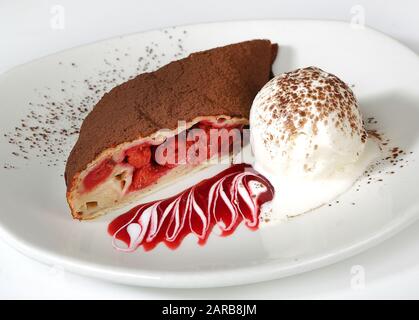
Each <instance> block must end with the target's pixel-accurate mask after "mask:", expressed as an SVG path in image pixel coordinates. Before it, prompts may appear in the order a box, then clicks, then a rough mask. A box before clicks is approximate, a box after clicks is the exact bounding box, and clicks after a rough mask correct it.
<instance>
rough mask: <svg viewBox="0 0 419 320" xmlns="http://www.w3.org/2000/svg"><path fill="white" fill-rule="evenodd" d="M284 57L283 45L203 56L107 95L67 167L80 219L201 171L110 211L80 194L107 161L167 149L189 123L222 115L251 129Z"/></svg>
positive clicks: (255, 44) (241, 46) (251, 44)
mask: <svg viewBox="0 0 419 320" xmlns="http://www.w3.org/2000/svg"><path fill="white" fill-rule="evenodd" d="M276 53H277V45H275V44H271V42H270V41H268V40H252V41H246V42H241V43H237V44H232V45H228V46H225V47H220V48H215V49H210V50H207V51H202V52H197V53H193V54H191V55H190V56H189V57H187V58H185V59H181V60H178V61H174V62H171V63H169V64H168V65H166V66H164V67H162V68H160V69H159V70H157V71H155V72H151V73H145V74H141V75H139V76H137V77H136V78H134V79H132V80H130V81H128V82H125V83H123V84H121V85H120V86H117V87H115V88H114V89H112V90H111V91H110V92H109V93H107V94H105V95H104V96H103V97H102V99H101V100H100V101H99V102H98V103H97V105H96V106H95V107H94V108H93V110H92V111H91V112H90V114H89V115H88V116H87V117H86V119H85V120H84V122H83V124H82V126H81V129H80V135H79V138H78V140H77V142H76V144H75V146H74V147H73V150H72V151H71V153H70V156H69V158H68V161H67V165H66V170H65V180H66V184H67V201H68V203H69V205H70V208H71V211H72V214H73V217H74V218H77V219H91V218H94V217H96V216H98V215H100V214H103V213H104V212H106V211H107V210H108V209H111V208H114V207H115V206H117V205H121V204H123V203H126V202H128V201H129V200H130V199H131V200H132V199H136V198H138V197H139V196H142V195H144V194H145V193H149V192H151V191H153V190H154V191H155V190H156V189H157V188H158V187H159V186H160V181H162V182H163V179H165V180H170V179H173V178H176V177H177V176H179V175H180V174H182V175H183V174H186V173H187V172H189V171H192V170H196V168H195V167H191V166H188V165H181V166H179V168H175V169H172V170H171V171H170V172H169V173H168V174H166V175H165V176H163V177H162V178H161V179H159V181H157V183H156V184H154V185H152V186H150V187H149V188H145V189H146V190H139V191H136V192H131V193H130V194H129V196H121V197H118V199H116V201H115V199H114V200H113V201H114V202H113V203H107V204H106V205H105V206H104V207H103V208H93V210H85V211H84V212H81V211H80V201H81V200H83V201H84V203H86V202H88V201H87V200H88V199H87V200H86V199H83V196H81V195H80V193H79V192H78V189H79V185H80V184H81V182H82V180H83V178H84V177H85V176H86V174H87V173H88V172H89V170H91V168H93V167H94V166H95V165H97V164H98V163H100V162H101V161H103V159H106V158H108V157H115V156H117V155H118V154H120V153H121V152H122V151H123V150H126V149H127V148H129V147H131V146H134V145H138V144H141V143H144V142H149V143H151V144H159V143H162V142H163V141H164V140H165V139H166V138H167V137H169V136H173V135H176V134H177V133H178V132H177V126H178V121H180V120H181V121H185V123H186V125H185V128H186V129H188V128H190V127H192V126H193V125H195V124H196V123H198V122H200V121H203V120H206V121H215V120H217V119H218V118H220V117H222V118H224V119H227V121H229V122H231V123H232V124H247V123H248V117H249V111H250V106H251V103H252V101H253V98H254V97H255V95H256V94H257V92H258V91H259V90H260V89H261V88H262V86H263V85H264V84H265V83H266V82H267V81H268V80H269V79H270V77H271V65H272V62H273V61H274V59H275V57H276ZM163 129H164V130H163ZM200 166H202V164H201V165H200ZM113 174H114V173H113ZM162 184H163V183H162ZM83 201H82V202H83ZM86 213H88V214H86Z"/></svg>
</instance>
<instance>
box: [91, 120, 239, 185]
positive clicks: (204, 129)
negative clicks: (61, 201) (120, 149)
mask: <svg viewBox="0 0 419 320" xmlns="http://www.w3.org/2000/svg"><path fill="white" fill-rule="evenodd" d="M193 129H200V130H195V131H193V132H191V130H193ZM211 129H225V130H224V134H227V135H229V136H228V139H229V140H228V141H227V143H226V142H225V140H224V145H223V142H222V140H223V138H224V139H225V136H223V135H222V134H221V133H220V132H221V131H218V130H217V131H215V132H211ZM231 129H240V132H241V129H242V125H240V126H226V125H225V124H223V123H222V122H217V123H213V122H209V121H201V122H199V123H197V124H196V125H194V126H193V127H191V128H190V129H188V130H186V132H185V134H181V135H176V136H173V137H170V138H168V139H167V140H166V141H165V142H164V143H163V144H162V145H158V146H154V145H150V144H148V143H144V144H141V145H139V146H135V147H132V148H129V149H127V150H126V151H125V157H124V159H123V161H122V162H123V163H127V164H130V165H131V166H133V167H134V172H133V177H132V182H131V185H130V187H129V191H137V190H140V189H143V188H145V187H147V186H149V185H151V184H153V183H154V182H156V181H157V180H158V179H159V178H160V177H162V176H163V175H165V174H166V173H167V172H168V171H170V170H171V169H173V168H175V167H176V166H178V165H180V164H192V165H197V164H199V163H202V162H204V161H205V160H207V159H210V158H212V157H213V156H215V154H217V153H222V152H223V151H228V152H229V151H231V148H232V144H233V142H234V141H235V140H236V139H239V138H241V133H237V132H235V133H236V134H232V135H230V133H231V132H230V130H231ZM211 135H215V136H211ZM191 136H192V137H191ZM186 137H188V138H187V139H186ZM185 139H186V141H185ZM213 141H217V142H218V147H217V146H212V147H211V143H212V142H213ZM180 143H182V144H181V146H184V147H183V150H181V148H180V147H179V145H180ZM223 146H227V148H228V150H223ZM162 150H163V151H162ZM202 151H205V153H203V152H202ZM115 164H116V163H115V162H114V161H112V160H110V159H107V160H104V161H103V162H102V163H100V164H99V165H98V166H97V167H96V168H94V169H93V170H92V171H91V172H89V174H88V175H87V176H86V177H85V178H84V180H83V185H84V191H85V192H87V191H90V190H92V189H93V188H95V187H96V186H97V185H99V184H100V183H102V182H103V181H105V180H106V179H107V178H108V177H109V175H110V174H111V173H112V170H113V168H114V166H115Z"/></svg>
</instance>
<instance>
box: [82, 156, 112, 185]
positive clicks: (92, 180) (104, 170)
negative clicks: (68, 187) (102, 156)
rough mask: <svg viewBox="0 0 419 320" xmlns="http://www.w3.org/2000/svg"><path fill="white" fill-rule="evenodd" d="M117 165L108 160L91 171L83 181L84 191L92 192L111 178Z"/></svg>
mask: <svg viewBox="0 0 419 320" xmlns="http://www.w3.org/2000/svg"><path fill="white" fill-rule="evenodd" d="M114 166H115V163H114V162H113V161H112V160H110V159H106V160H104V161H102V162H101V163H100V164H98V165H97V166H96V167H95V168H94V169H93V170H92V171H90V172H89V173H88V174H87V176H86V177H85V178H84V180H83V186H84V191H90V190H92V189H93V188H94V187H96V186H97V185H98V184H99V183H101V182H103V181H105V180H106V178H108V177H109V176H110V174H111V173H112V170H113V168H114Z"/></svg>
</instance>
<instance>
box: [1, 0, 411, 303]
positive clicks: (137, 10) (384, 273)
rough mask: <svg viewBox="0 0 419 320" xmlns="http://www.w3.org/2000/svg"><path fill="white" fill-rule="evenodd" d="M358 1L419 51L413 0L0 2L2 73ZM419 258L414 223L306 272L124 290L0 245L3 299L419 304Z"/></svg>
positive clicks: (327, 12) (329, 11) (342, 11)
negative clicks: (144, 39)
mask: <svg viewBox="0 0 419 320" xmlns="http://www.w3.org/2000/svg"><path fill="white" fill-rule="evenodd" d="M56 5H61V6H63V8H64V12H65V25H64V29H53V28H51V18H52V16H53V15H52V13H53V12H51V10H53V8H54V6H56ZM356 5H361V6H362V8H363V10H365V22H366V24H367V25H368V26H370V27H373V28H375V29H378V30H380V31H383V32H385V33H387V34H389V35H391V36H392V37H394V38H396V39H398V40H399V41H401V42H402V43H404V44H406V45H407V46H408V47H410V48H411V49H413V50H414V51H415V52H417V53H419V35H418V30H419V19H418V12H419V2H418V1H415V0H401V1H396V0H369V1H366V0H358V1H352V0H341V1H333V0H318V1H303V0H293V1H291V0H289V1H279V0H277V1H274V0H272V1H262V0H258V1H254V0H252V1H244V0H230V1H227V0H211V1H207V2H204V1H196V0H195V1H194V0H182V1H176V0H171V1H162V0H147V1H138V0H137V1H135V0H126V1H122V0H119V1H105V0H89V1H86V0H67V1H63V0H61V1H60V0H55V1H50V0H37V1H33V0H20V1H17V0H10V1H6V0H0V72H3V71H5V70H7V69H10V68H11V67H13V66H16V65H19V64H22V63H25V62H28V61H30V60H33V59H35V58H38V57H41V56H44V55H47V54H50V53H54V52H57V51H60V50H63V49H67V48H71V47H74V46H78V45H82V44H87V43H90V42H93V41H97V40H101V39H105V38H109V37H113V36H117V35H121V34H126V33H133V32H139V31H144V30H150V29H154V28H161V27H165V26H172V25H182V24H191V23H202V22H212V21H225V20H243V19H268V18H269V19H276V18H278V19H279V18H307V19H334V20H346V21H350V19H351V17H352V14H353V12H352V11H351V9H352V10H354V6H356ZM355 10H356V9H355ZM351 12H352V13H351ZM383 67H385V66H383ZM0 214H1V211H0ZM418 252H419V223H416V224H415V225H413V226H411V227H410V228H408V229H407V230H405V231H403V232H402V233H401V234H399V235H397V236H396V237H394V238H392V239H390V240H388V241H386V242H385V243H383V244H381V245H379V246H377V247H375V248H373V249H371V250H369V251H367V252H364V253H362V254H360V255H357V256H355V257H353V258H351V259H348V260H346V261H343V262H340V263H337V264H335V265H332V266H329V267H326V268H322V269H320V270H316V271H312V272H309V273H305V274H302V275H298V276H293V277H289V278H285V279H281V280H276V281H270V282H265V283H260V284H256V285H249V286H241V287H231V288H219V289H205V290H174V289H150V288H138V287H127V286H122V285H116V284H111V283H106V282H103V281H99V280H94V279H89V278H85V277H81V276H78V275H74V274H70V273H67V272H65V271H64V270H61V269H59V268H51V267H48V266H45V265H43V264H40V263H38V262H35V261H32V260H30V259H29V258H26V257H25V256H23V255H21V254H19V253H18V252H16V251H15V250H13V249H12V248H10V247H8V246H7V245H6V244H5V243H4V242H1V241H0V298H52V299H59V298H69V299H71V298H76V299H89V298H106V299H133V298H137V299H159V298H160V299H187V298H190V299H228V298H230V299H240V298H248V299H252V298H254V299H263V298H266V299H280V298H308V299H312V298H419V254H418ZM357 266H362V270H364V276H365V286H362V285H356V283H357V282H356V280H357V278H356V275H354V274H353V272H354V271H355V272H356V270H359V269H358V267H357ZM351 271H352V273H351ZM357 275H358V276H359V275H360V273H357ZM354 284H355V285H354Z"/></svg>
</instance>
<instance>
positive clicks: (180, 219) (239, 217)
mask: <svg viewBox="0 0 419 320" xmlns="http://www.w3.org/2000/svg"><path fill="white" fill-rule="evenodd" d="M273 195H274V189H273V187H272V185H271V184H270V183H269V182H268V180H267V179H266V178H265V177H263V176H262V175H260V174H259V173H258V172H256V171H255V170H254V169H253V168H252V167H251V166H250V165H248V164H236V165H233V166H231V167H229V168H228V169H226V170H224V171H222V172H220V173H219V174H217V175H216V176H214V177H212V178H209V179H206V180H203V181H201V182H199V183H198V184H196V185H194V186H192V187H190V188H188V189H186V190H184V191H182V192H181V193H179V194H177V195H175V196H172V197H170V198H167V199H162V200H158V201H152V202H148V203H144V204H140V205H138V206H136V207H134V208H133V209H131V210H130V211H128V212H127V213H124V214H122V215H121V216H119V217H117V218H116V219H115V220H113V221H112V222H111V223H110V224H109V227H108V232H109V233H110V235H112V237H113V246H114V247H115V248H116V249H117V250H121V251H126V252H130V251H134V250H135V249H137V248H138V247H140V246H142V247H143V248H144V250H146V251H148V250H151V249H153V248H154V247H155V246H156V245H157V244H159V243H160V242H163V243H165V244H166V245H167V246H168V247H169V248H172V249H175V248H177V247H178V246H179V245H180V244H181V242H182V240H183V239H184V238H185V237H186V236H187V235H188V234H191V233H192V234H194V235H195V236H196V237H197V238H198V243H199V244H201V245H203V244H205V243H206V241H207V239H208V237H209V234H210V233H211V231H212V229H213V227H214V226H215V225H217V226H218V227H219V228H220V230H221V235H222V236H227V235H230V234H232V233H233V232H234V231H235V230H236V228H237V226H238V225H239V224H240V223H241V222H242V221H244V223H245V225H246V226H247V227H248V228H250V229H252V230H255V229H257V228H258V225H259V214H260V207H261V205H263V204H264V203H266V202H268V201H271V200H272V198H273ZM124 244H125V245H124Z"/></svg>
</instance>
